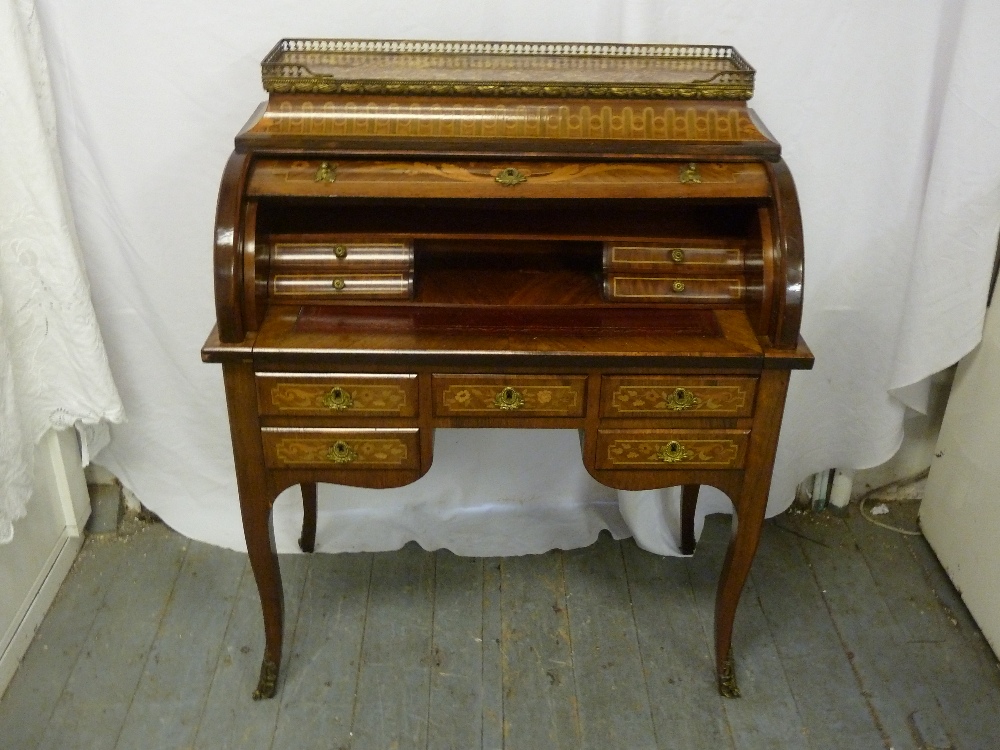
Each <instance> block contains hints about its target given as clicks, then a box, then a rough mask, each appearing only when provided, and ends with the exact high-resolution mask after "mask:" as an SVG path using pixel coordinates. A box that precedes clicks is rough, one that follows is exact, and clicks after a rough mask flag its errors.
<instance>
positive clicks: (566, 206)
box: [255, 197, 770, 325]
mask: <svg viewBox="0 0 1000 750" xmlns="http://www.w3.org/2000/svg"><path fill="white" fill-rule="evenodd" d="M769 222H770V218H769V214H768V213H767V211H766V209H764V208H763V207H762V204H761V202H760V201H757V200H749V199H743V200H714V201H708V200H705V201H692V200H676V199H630V200H600V201H598V200H575V201H569V200H560V199H552V200H546V201H538V200H533V201H521V200H518V199H504V200H500V199H494V200H465V199H391V200H390V199H380V200H372V199H368V200H358V199H350V198H333V199H303V198H298V199H288V198H267V197H264V198H261V199H260V200H259V202H258V203H257V204H256V227H255V229H256V234H255V243H256V248H257V253H258V258H257V262H258V264H259V265H258V273H260V272H263V273H264V275H265V277H269V278H270V279H271V282H270V285H269V289H271V296H272V297H274V298H275V299H276V300H277V298H279V297H280V302H281V303H283V304H289V303H292V304H294V303H296V302H299V303H301V304H310V305H316V304H319V305H329V304H344V305H388V306H392V305H399V304H406V305H411V306H412V305H417V306H420V307H435V306H462V307H475V308H483V307H487V308H488V307H493V306H498V307H499V306H502V307H505V308H510V307H523V308H538V310H539V315H544V314H545V313H544V311H545V309H552V310H554V309H555V308H559V309H560V310H562V311H563V312H565V310H566V308H567V307H570V308H572V307H595V306H596V307H609V306H610V307H615V308H621V307H626V306H627V307H633V308H634V307H640V308H641V307H649V306H654V307H664V306H674V305H683V306H695V307H697V306H699V305H701V306H711V307H715V308H717V307H720V306H722V307H727V306H728V307H735V308H746V309H747V311H748V315H749V317H750V318H751V320H752V321H754V323H755V325H757V324H758V323H760V322H762V319H763V313H762V311H761V301H762V299H763V298H765V297H766V295H765V294H764V291H765V290H764V287H765V279H764V274H763V267H764V265H765V264H764V263H763V254H764V252H765V244H766V240H765V239H764V238H766V237H769V236H770V229H769V227H768V226H766V225H767V224H768V223H769ZM352 242H353V243H365V242H368V243H373V242H374V243H378V242H383V243H400V244H401V245H407V246H409V247H411V248H412V253H411V255H410V256H409V258H410V260H409V261H408V262H409V263H410V265H409V267H408V268H403V269H402V270H403V272H404V273H406V274H409V276H407V278H408V279H409V286H408V287H407V288H406V289H405V290H404V293H400V294H397V295H396V296H395V298H393V297H392V296H391V295H388V294H382V295H381V296H379V295H378V294H372V295H370V296H368V297H366V296H365V294H364V292H363V289H364V287H361V286H358V285H357V283H356V282H355V281H354V277H352V276H350V275H349V274H342V275H338V273H341V272H340V271H338V270H337V268H338V267H337V262H338V261H337V260H336V259H335V257H334V253H333V249H335V248H336V246H337V243H348V244H350V243H352ZM612 243H618V244H619V245H629V244H638V243H642V244H643V245H644V246H647V247H648V246H650V245H654V246H656V245H662V246H663V247H664V248H666V250H665V252H667V253H670V252H671V251H670V249H669V248H673V247H675V246H676V248H683V250H682V251H681V252H680V253H676V252H675V258H676V257H683V255H684V253H685V252H686V253H687V258H688V260H690V261H691V263H690V264H689V265H684V264H682V263H678V264H676V266H675V267H670V266H669V264H668V265H667V266H666V267H659V268H657V267H655V266H654V265H651V266H650V269H649V270H645V269H644V268H643V267H642V264H641V263H639V264H635V263H632V265H631V266H629V267H628V268H627V271H628V274H626V275H625V276H623V273H624V272H621V271H620V269H619V272H618V276H619V277H622V278H625V277H626V276H627V279H626V281H618V282H617V284H618V287H619V288H622V289H625V288H628V289H634V288H641V289H654V290H659V289H661V288H663V289H666V290H667V292H666V293H664V294H661V295H659V296H658V297H657V296H651V295H646V296H641V295H640V296H635V295H633V296H632V297H630V298H626V296H625V295H624V294H623V295H621V297H620V298H617V299H615V298H614V297H613V295H609V293H608V289H609V282H608V280H609V279H611V278H612V275H611V274H612V270H610V269H609V268H608V267H607V259H606V256H607V252H606V247H610V245H611V244H612ZM297 244H298V245H302V246H308V245H313V246H315V245H324V244H325V245H328V246H329V250H330V251H329V252H325V251H324V252H319V253H316V252H310V253H304V254H302V257H304V258H309V260H308V268H306V266H305V265H303V268H302V274H303V276H305V275H309V276H310V277H311V280H310V284H312V287H310V291H308V293H306V292H304V293H303V294H302V296H301V298H299V297H297V296H296V294H295V291H294V286H290V285H288V284H287V280H288V279H289V278H292V279H294V278H295V273H296V269H295V267H294V264H291V265H290V264H289V262H288V258H290V257H295V254H294V253H292V254H289V253H288V252H287V248H288V247H289V246H293V247H294V246H295V245H297ZM276 246H277V247H279V248H284V250H283V252H284V255H283V256H282V263H281V270H280V273H281V277H280V279H277V276H276V274H277V271H275V270H274V269H271V270H268V269H267V265H268V263H269V258H270V257H271V255H272V254H273V253H274V248H275V247H276ZM699 248H708V249H715V251H716V252H718V250H719V249H720V248H732V253H730V254H729V255H727V256H726V264H727V265H724V264H722V263H720V264H718V267H717V268H713V266H712V265H711V264H710V263H708V264H706V263H705V262H703V261H704V257H707V256H706V253H700V254H699V252H698V250H699ZM640 254H641V253H640ZM661 254H662V252H661ZM362 256H363V254H362V253H356V254H354V255H353V256H352V257H358V258H360V257H362ZM319 257H327V258H329V259H330V260H329V263H330V270H329V271H328V272H327V271H323V270H322V269H317V267H316V258H319ZM623 257H625V256H624V255H623ZM628 257H635V253H632V254H631V255H630V256H628ZM667 257H669V256H667ZM719 257H720V258H721V257H722V256H721V255H720V256H719ZM733 257H736V258H738V259H739V261H738V262H737V263H735V264H734V263H733V260H732V258H733ZM699 259H701V260H699ZM303 262H304V263H305V261H303ZM662 265H663V264H661V266H662ZM341 268H343V269H347V268H348V266H347V265H343V266H342V267H341ZM349 269H350V271H351V272H352V273H354V274H357V273H359V272H364V268H363V266H360V265H358V263H355V264H354V265H351V266H350V267H349ZM359 269H360V270H359ZM369 270H370V273H371V276H372V278H373V279H375V281H374V282H373V283H372V284H371V288H373V289H376V288H378V283H379V281H380V280H381V279H383V278H386V277H387V275H389V274H390V272H392V273H398V272H399V270H400V269H387V268H386V267H385V264H384V263H382V264H381V265H379V264H378V263H373V265H372V266H371V268H370V269H369ZM320 271H322V273H326V276H327V277H328V278H327V280H326V281H325V282H322V283H320V282H317V281H316V278H317V273H318V272H320ZM664 274H667V275H664ZM677 275H679V276H678V278H680V279H682V280H681V281H680V282H678V281H677V279H675V276H677ZM724 275H725V277H723V276H724ZM646 276H649V277H650V278H646ZM276 279H277V282H278V283H276ZM686 279H690V280H688V281H685V280H686ZM345 280H346V283H345ZM318 284H319V286H322V284H326V285H327V286H326V287H323V288H324V289H326V290H327V291H326V292H322V293H320V294H319V295H317V294H314V293H313V292H312V291H311V290H312V289H313V288H317V285H318ZM352 284H355V286H353V287H352V286H351V285H352ZM733 284H737V285H738V286H739V293H738V294H730V295H729V298H722V297H720V296H719V295H715V296H706V294H705V293H704V292H703V291H702V290H704V289H710V290H711V289H716V288H719V289H723V288H724V289H727V290H728V289H729V288H730V287H731V286H732V285H733ZM334 285H339V289H340V290H345V288H346V292H348V293H342V294H339V295H338V294H337V290H336V289H335V286H334ZM359 288H360V289H362V293H360V294H358V293H356V292H355V293H351V292H352V289H354V290H357V289H359ZM275 289H281V290H282V291H281V294H280V295H279V294H276V293H275V292H274V290H275ZM678 289H679V290H681V291H680V292H678ZM685 290H686V294H684V291H685ZM727 294H729V293H728V292H727ZM263 302H264V303H265V304H266V300H263Z"/></svg>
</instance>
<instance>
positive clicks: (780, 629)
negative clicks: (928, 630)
mask: <svg viewBox="0 0 1000 750" xmlns="http://www.w3.org/2000/svg"><path fill="white" fill-rule="evenodd" d="M802 544H816V542H808V541H804V540H803V539H802V537H800V536H797V535H796V534H795V533H794V531H789V530H788V528H787V527H785V526H783V525H781V524H780V522H779V523H771V524H767V525H766V527H765V529H764V534H763V536H762V539H761V549H760V552H759V553H758V556H757V559H756V560H755V561H754V566H753V580H754V583H755V589H756V591H757V593H758V596H759V600H760V605H761V609H762V610H763V612H764V616H765V617H766V618H767V621H768V625H769V627H770V630H771V633H772V635H773V637H774V642H775V646H776V647H777V649H778V655H779V657H780V659H781V663H782V665H783V667H784V671H785V679H786V680H787V681H788V686H789V689H790V690H791V692H792V695H793V696H794V697H795V699H796V707H797V709H798V713H799V716H800V717H801V718H802V723H803V726H804V728H805V731H806V738H807V740H808V742H809V745H810V747H813V748H815V749H816V750H823V748H828V747H838V746H839V747H852V748H854V747H856V748H868V747H871V748H877V747H879V746H880V745H881V744H883V737H882V735H881V734H880V732H879V729H878V726H877V724H876V722H875V719H874V717H873V716H872V713H871V711H870V710H869V706H868V703H867V702H866V700H865V698H864V696H863V695H862V694H861V692H860V689H859V688H860V685H859V683H858V680H857V678H856V677H855V674H854V671H853V670H852V668H851V663H850V660H848V659H845V658H844V649H843V645H842V644H841V642H840V639H839V637H838V635H837V629H836V627H835V626H834V623H833V620H832V619H831V618H830V613H829V611H828V610H827V608H826V604H825V602H824V600H823V595H822V593H821V592H820V590H819V588H817V586H816V579H815V578H814V576H813V571H812V568H811V567H810V565H809V564H808V562H807V561H806V557H805V554H804V553H803V552H802V549H801V546H800V545H802Z"/></svg>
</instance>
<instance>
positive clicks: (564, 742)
mask: <svg viewBox="0 0 1000 750" xmlns="http://www.w3.org/2000/svg"><path fill="white" fill-rule="evenodd" d="M501 587H502V599H501V605H500V606H501V616H502V628H501V632H500V649H501V654H502V658H503V732H504V747H505V748H508V750H532V748H543V747H544V748H552V749H553V750H555V749H556V748H578V747H580V743H581V741H582V738H581V736H580V716H579V713H578V711H577V700H576V685H575V682H576V680H577V679H578V678H584V679H587V678H590V679H594V677H595V676H594V675H577V674H576V673H575V671H574V669H573V651H572V640H571V638H572V634H571V632H570V623H569V616H568V613H567V611H566V579H565V575H564V573H563V553H562V552H558V551H557V552H554V553H550V554H547V555H525V556H523V557H508V558H504V560H503V562H502V564H501Z"/></svg>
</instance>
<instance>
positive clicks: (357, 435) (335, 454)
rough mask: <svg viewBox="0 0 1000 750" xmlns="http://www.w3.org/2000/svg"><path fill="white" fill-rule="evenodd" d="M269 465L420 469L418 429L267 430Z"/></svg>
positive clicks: (266, 445) (264, 436)
mask: <svg viewBox="0 0 1000 750" xmlns="http://www.w3.org/2000/svg"><path fill="white" fill-rule="evenodd" d="M263 438H264V458H265V462H266V464H267V466H268V467H269V468H275V469H280V468H331V469H416V468H418V466H419V455H420V451H419V447H418V444H417V430H416V429H410V430H353V431H352V430H299V431H294V430H267V429H265V430H264V432H263Z"/></svg>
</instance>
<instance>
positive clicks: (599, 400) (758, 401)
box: [202, 40, 812, 698]
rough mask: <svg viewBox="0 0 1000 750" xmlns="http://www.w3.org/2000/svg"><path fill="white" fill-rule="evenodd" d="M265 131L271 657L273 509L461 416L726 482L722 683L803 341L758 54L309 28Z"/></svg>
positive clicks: (227, 251) (247, 419) (259, 243)
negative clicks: (316, 33) (379, 37)
mask: <svg viewBox="0 0 1000 750" xmlns="http://www.w3.org/2000/svg"><path fill="white" fill-rule="evenodd" d="M262 68H263V80H264V85H265V88H266V89H267V91H268V92H269V99H268V101H267V102H266V104H264V105H262V106H261V108H260V109H259V110H258V111H257V112H256V113H255V115H254V116H253V118H252V119H251V120H250V122H249V123H248V125H247V126H246V127H245V128H244V129H243V131H242V132H241V133H240V134H239V135H238V136H237V138H236V148H235V151H234V153H233V155H232V156H231V157H230V159H229V162H228V164H227V165H226V168H225V171H224V174H223V178H222V185H221V189H220V193H219V201H218V208H217V217H216V226H215V256H214V266H215V303H216V313H217V326H216V328H215V330H214V331H213V332H212V334H211V335H210V337H209V339H208V341H207V342H206V344H205V347H204V349H203V350H202V355H203V358H204V359H205V360H206V361H209V362H219V363H221V364H222V368H223V376H224V381H225V387H226V398H227V402H228V408H229V419H230V425H231V431H232V440H233V452H234V456H235V461H236V472H237V482H238V487H239V499H240V506H241V511H242V518H243V525H244V530H245V535H246V540H247V547H248V550H249V554H250V562H251V565H252V568H253V572H254V576H255V578H256V581H257V585H258V589H259V591H260V597H261V605H262V610H263V615H264V630H265V641H266V643H265V650H264V657H263V662H262V668H261V677H260V683H259V685H258V686H257V690H256V692H255V694H254V697H255V698H262V697H271V696H273V695H274V693H275V691H276V687H277V679H278V667H279V661H280V654H281V641H282V595H281V577H280V571H279V567H278V561H277V556H276V554H275V549H274V544H273V538H272V535H271V533H270V523H271V520H270V517H271V506H272V503H273V502H274V499H275V498H276V497H277V495H278V494H279V493H280V492H281V491H282V490H284V489H285V488H287V487H289V486H292V485H295V484H298V485H301V488H302V496H303V503H304V511H305V512H304V522H303V533H302V539H301V540H300V545H301V546H302V548H303V549H304V550H306V551H312V549H313V545H314V541H315V528H316V527H315V519H316V483H318V482H329V483H332V484H340V485H352V486H357V487H371V488H385V487H397V486H402V485H406V484H408V483H411V482H413V481H415V480H416V479H418V478H419V477H421V476H422V475H423V474H424V473H426V472H427V470H428V468H429V467H430V465H431V460H432V456H433V449H434V429H435V428H436V427H528V428H572V429H576V430H578V431H579V434H580V446H581V460H582V461H583V464H584V466H585V467H586V468H587V470H588V471H589V472H590V474H592V475H593V476H594V478H595V479H597V481H599V482H601V483H603V484H605V485H607V486H610V487H614V488H619V489H626V490H644V489H652V488H662V487H669V486H681V487H682V488H683V490H682V535H683V538H682V547H683V550H684V551H685V552H687V553H691V552H693V551H694V534H693V519H694V510H695V504H696V501H697V494H698V488H699V486H700V485H702V484H708V485H712V486H714V487H717V488H719V489H720V490H722V491H723V492H725V493H726V494H727V495H728V496H729V497H730V498H731V499H732V501H733V505H734V508H735V516H734V522H733V532H732V537H731V540H730V544H729V549H728V552H727V555H726V558H725V562H724V564H723V569H722V573H721V577H720V581H719V587H718V593H717V599H716V615H715V647H716V678H717V680H718V685H719V688H720V691H721V692H722V693H723V694H724V695H729V696H735V695H737V694H738V689H737V686H736V679H735V674H734V670H733V660H732V653H731V635H732V628H733V620H734V616H735V612H736V605H737V602H738V600H739V596H740V592H741V590H742V588H743V585H744V582H745V580H746V577H747V574H748V572H749V568H750V564H751V562H752V560H753V557H754V553H755V551H756V548H757V544H758V541H759V538H760V531H761V524H762V522H763V518H764V510H765V506H766V502H767V496H768V489H769V486H770V481H771V470H772V465H773V460H774V453H775V447H776V444H777V440H778V432H779V427H780V424H781V418H782V411H783V408H784V401H785V393H786V389H787V385H788V378H789V373H790V370H792V369H797V368H808V367H810V366H811V364H812V356H811V354H810V353H809V351H808V349H807V347H806V346H805V344H804V343H803V342H802V340H801V339H800V338H799V319H800V314H801V305H802V271H803V269H802V230H801V222H800V216H799V207H798V203H797V198H796V194H795V188H794V185H793V182H792V177H791V174H790V173H789V170H788V168H787V167H786V166H785V164H784V162H783V161H782V160H781V158H780V147H779V145H778V144H777V142H775V141H774V139H773V138H772V137H771V136H770V135H769V134H768V132H767V131H766V130H765V129H764V127H763V125H762V124H761V123H760V121H759V120H758V119H757V117H756V115H755V114H754V113H753V111H752V110H750V109H749V108H748V107H747V106H746V100H747V99H749V98H750V96H751V94H752V90H753V76H754V71H753V69H752V68H750V66H749V65H748V64H747V63H746V62H745V61H744V60H743V59H742V58H741V57H740V56H739V54H738V53H736V51H735V50H733V49H732V48H728V47H682V46H653V45H631V46H619V45H551V44H492V43H460V42H360V41H353V40H284V41H282V42H280V43H279V44H278V45H277V46H276V47H275V48H274V50H272V52H271V53H270V54H269V55H268V57H267V58H266V59H265V60H264V63H263V65H262Z"/></svg>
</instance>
